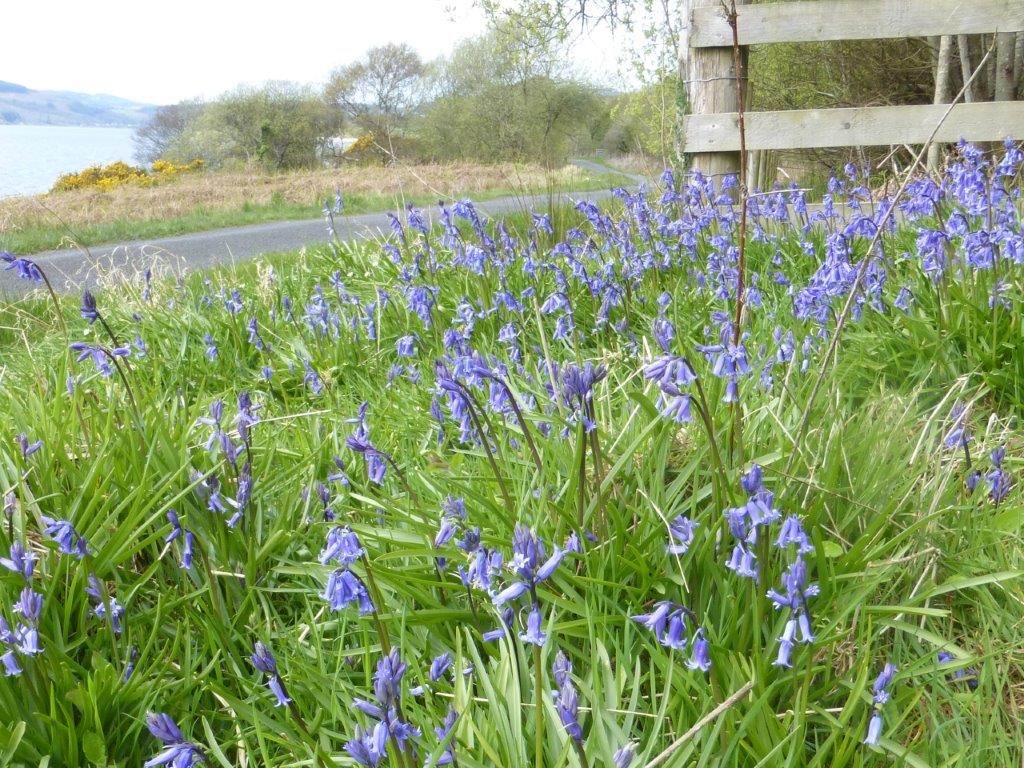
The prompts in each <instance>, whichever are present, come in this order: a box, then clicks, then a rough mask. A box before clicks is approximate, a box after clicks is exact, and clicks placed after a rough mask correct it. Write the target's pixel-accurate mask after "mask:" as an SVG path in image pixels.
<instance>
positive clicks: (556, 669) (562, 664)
mask: <svg viewBox="0 0 1024 768" xmlns="http://www.w3.org/2000/svg"><path fill="white" fill-rule="evenodd" d="M551 674H552V676H553V677H554V678H555V684H556V685H557V686H558V687H559V688H561V687H562V686H563V685H564V684H565V682H566V681H567V680H571V679H572V662H571V661H569V657H568V656H566V655H565V654H564V653H562V652H561V651H558V653H556V654H555V660H554V661H553V662H552V663H551Z"/></svg>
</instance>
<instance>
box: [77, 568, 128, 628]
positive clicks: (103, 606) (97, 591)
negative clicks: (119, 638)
mask: <svg viewBox="0 0 1024 768" xmlns="http://www.w3.org/2000/svg"><path fill="white" fill-rule="evenodd" d="M104 591H105V590H104V587H103V584H101V583H100V580H99V579H98V578H96V577H95V576H93V575H92V574H90V575H89V584H88V586H87V587H86V588H85V593H86V594H87V595H89V597H91V598H92V599H93V600H95V601H96V605H95V606H94V607H93V615H95V616H96V618H98V619H101V620H105V619H106V618H107V608H108V607H109V608H110V626H111V627H112V628H113V630H114V633H115V634H118V635H119V634H121V617H122V616H123V615H124V606H123V605H121V604H120V603H118V602H117V598H116V597H114V596H113V595H109V596H108V597H107V599H106V601H104V599H103V595H104Z"/></svg>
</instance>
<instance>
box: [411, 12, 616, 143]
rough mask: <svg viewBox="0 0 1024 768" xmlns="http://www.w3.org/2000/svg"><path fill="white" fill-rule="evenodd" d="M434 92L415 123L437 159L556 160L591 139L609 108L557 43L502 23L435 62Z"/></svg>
mask: <svg viewBox="0 0 1024 768" xmlns="http://www.w3.org/2000/svg"><path fill="white" fill-rule="evenodd" d="M432 88H433V92H434V94H435V98H434V100H433V101H432V102H430V103H429V104H428V105H427V106H425V108H424V109H423V113H422V115H421V116H420V117H419V119H418V120H417V121H416V128H417V133H418V136H419V138H420V140H421V142H422V144H423V147H424V151H425V152H426V153H427V154H429V155H430V156H432V157H434V158H436V159H455V158H473V159H476V160H484V161H496V160H534V161H541V162H545V163H555V162H561V161H562V160H564V158H565V157H566V155H567V154H569V153H570V152H572V151H576V150H578V149H580V148H583V147H586V148H587V149H589V148H590V147H591V146H593V145H594V144H595V143H596V140H595V134H597V133H600V132H601V131H602V129H603V127H604V125H605V124H606V118H607V113H608V107H607V104H606V103H605V100H604V99H602V98H601V96H600V95H599V94H598V93H597V91H596V90H595V89H594V88H593V87H592V86H590V85H588V84H587V83H584V82H580V81H579V80H577V79H575V78H574V77H572V73H571V72H570V71H569V69H568V67H567V65H566V63H565V57H564V52H563V51H562V50H561V48H560V47H559V46H558V45H557V41H554V40H552V39H543V38H538V37H536V36H532V35H530V34H528V32H524V30H523V29H521V28H517V27H514V26H512V25H508V24H502V25H498V26H496V27H495V28H494V29H492V30H491V31H490V32H489V33H488V34H486V35H484V36H481V37H478V38H476V39H472V40H468V41H466V42H464V43H462V44H461V45H459V46H458V47H457V48H456V50H455V51H454V52H453V53H452V55H451V56H450V57H449V58H447V59H445V60H442V61H440V62H438V63H437V64H436V65H435V75H434V80H433V83H432Z"/></svg>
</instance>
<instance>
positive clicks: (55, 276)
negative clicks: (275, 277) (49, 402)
mask: <svg viewBox="0 0 1024 768" xmlns="http://www.w3.org/2000/svg"><path fill="white" fill-rule="evenodd" d="M609 194H610V192H608V191H605V190H601V191H596V192H577V193H569V192H567V193H556V194H555V195H553V196H548V195H535V196H522V197H501V198H496V199H494V200H487V201H483V202H480V203H478V204H477V207H478V208H479V209H480V210H482V211H483V212H484V213H486V214H488V215H491V216H493V215H496V214H503V213H509V212H515V211H523V210H538V211H543V210H545V209H546V208H547V207H548V204H549V202H550V201H551V199H552V198H554V200H556V201H557V202H562V203H569V202H570V201H572V200H582V199H587V200H599V199H603V198H607V197H608V196H609ZM425 212H426V213H427V214H428V216H429V217H431V218H432V219H434V220H436V219H437V216H438V210H437V208H434V207H430V208H427V209H426V211H425ZM335 227H336V229H337V232H338V237H340V238H341V239H343V240H354V239H359V238H364V237H373V236H375V235H377V234H378V233H380V232H387V231H389V225H388V218H387V214H385V213H367V214H359V215H354V216H340V217H337V218H336V219H335ZM327 239H328V237H327V229H326V226H325V224H324V222H323V220H322V219H313V220H301V221H275V222H269V223H266V224H253V225H250V226H245V227H231V228H228V229H215V230H212V231H208V232H196V233H193V234H189V235H179V236H177V237H167V238H161V239H158V240H141V241H138V242H132V243H118V244H111V245H98V246H93V247H91V248H89V252H90V254H89V255H86V254H85V253H84V252H83V251H81V250H77V249H69V250H61V251H46V252H44V253H39V254H36V255H34V256H32V257H31V258H32V259H33V260H34V261H35V262H36V263H37V264H39V266H40V267H42V269H43V270H44V271H45V272H46V275H47V277H48V278H49V279H50V281H51V282H52V283H53V286H54V288H55V289H56V290H58V291H61V292H74V291H79V290H81V289H82V288H85V287H92V286H95V285H97V284H98V282H99V281H100V279H101V276H103V275H111V274H112V273H122V274H126V275H132V274H137V273H139V272H142V271H144V270H145V269H146V268H148V267H150V266H152V265H153V264H154V263H161V264H165V265H168V266H169V267H170V268H171V269H172V270H175V271H180V270H182V269H188V270H196V269H203V268H206V267H212V266H217V265H221V264H231V263H234V262H238V261H244V260H246V259H252V258H254V257H256V256H259V255H260V254H264V253H276V252H280V251H293V250H297V249H299V248H301V247H303V246H305V245H315V244H321V243H326V242H327ZM36 288H37V286H36V285H35V284H34V283H31V282H29V281H27V280H19V279H18V278H17V277H16V276H15V274H14V272H13V271H4V270H0V300H3V299H8V300H13V299H16V298H18V297H22V296H24V295H26V294H27V293H29V292H30V291H32V290H35V289H36Z"/></svg>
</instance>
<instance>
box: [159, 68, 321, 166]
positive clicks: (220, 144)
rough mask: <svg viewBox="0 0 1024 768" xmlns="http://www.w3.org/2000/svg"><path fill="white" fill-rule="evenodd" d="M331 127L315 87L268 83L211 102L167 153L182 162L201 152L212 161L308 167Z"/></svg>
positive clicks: (217, 163)
mask: <svg viewBox="0 0 1024 768" xmlns="http://www.w3.org/2000/svg"><path fill="white" fill-rule="evenodd" d="M329 130H330V115H329V113H328V109H327V106H326V105H325V104H324V102H323V100H322V99H320V98H319V96H318V95H317V94H316V93H315V92H314V91H313V90H312V89H311V88H309V87H306V86H303V85H298V84H296V83H288V82H270V83H266V84H265V85H262V86H260V87H256V88H250V87H241V88H238V89H237V90H234V91H231V92H230V93H227V94H225V95H223V96H221V97H220V98H219V99H217V100H216V101H214V102H212V103H210V104H209V105H207V107H206V108H205V109H204V110H203V111H202V114H201V115H200V117H199V118H198V119H197V120H194V121H193V122H192V123H191V124H190V125H189V126H188V129H187V130H185V131H184V132H183V133H182V134H181V135H180V136H179V137H178V138H177V139H176V140H175V141H174V142H173V143H172V144H171V146H170V148H169V153H168V154H169V155H170V158H171V159H174V160H177V161H179V162H181V161H184V160H190V159H193V158H195V157H201V158H203V159H204V160H205V161H206V162H207V163H208V164H209V165H211V166H217V165H223V164H225V163H226V162H228V161H231V160H236V161H241V162H244V163H247V164H260V165H263V166H266V167H268V168H271V169H273V170H279V169H283V168H295V167H302V166H310V165H313V164H314V163H316V160H317V150H318V147H319V145H320V142H321V141H322V139H323V137H324V136H326V135H327V134H328V132H329Z"/></svg>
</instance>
